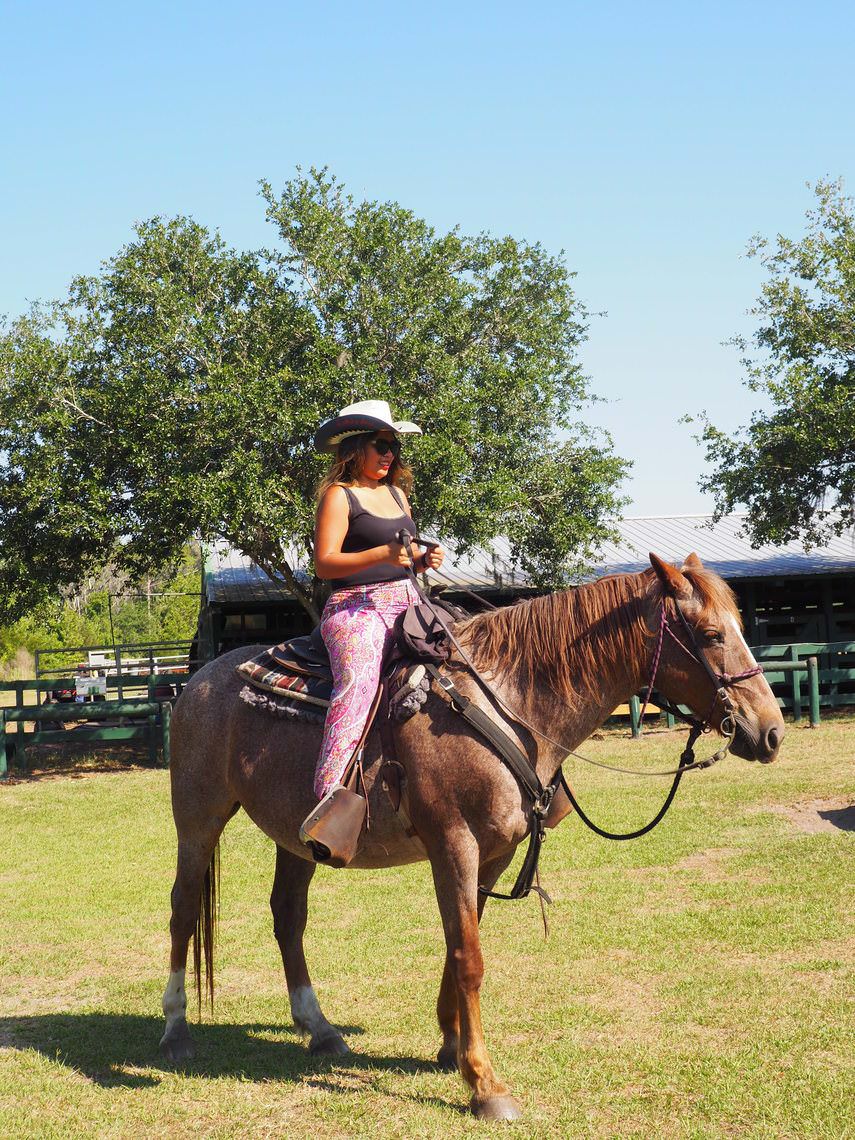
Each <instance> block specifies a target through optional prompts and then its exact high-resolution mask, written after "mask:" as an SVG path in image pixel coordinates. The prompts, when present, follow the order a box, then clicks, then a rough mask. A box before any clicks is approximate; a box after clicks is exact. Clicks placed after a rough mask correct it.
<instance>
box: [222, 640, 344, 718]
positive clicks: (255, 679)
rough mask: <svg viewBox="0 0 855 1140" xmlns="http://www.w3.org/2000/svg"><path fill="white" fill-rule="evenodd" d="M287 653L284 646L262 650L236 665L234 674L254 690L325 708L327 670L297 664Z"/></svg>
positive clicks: (329, 690)
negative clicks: (239, 676)
mask: <svg viewBox="0 0 855 1140" xmlns="http://www.w3.org/2000/svg"><path fill="white" fill-rule="evenodd" d="M287 649H288V643H287V642H285V644H284V645H276V646H274V647H273V648H272V649H265V650H264V652H263V653H259V655H258V656H257V657H253V658H251V660H249V661H244V662H243V663H242V664H240V665H238V666H237V671H238V673H240V675H241V676H242V677H243V679H244V680H245V681H247V682H248V683H249V684H250V685H252V687H253V688H254V689H260V690H261V691H262V692H264V693H273V694H274V695H275V696H278V697H287V698H288V700H294V701H304V702H305V703H306V704H310V705H320V707H321V708H324V709H325V708H327V707H328V706H329V703H330V694H331V693H332V674H331V673H330V671H329V666H326V667H325V666H323V665H321V664H318V665H308V664H307V665H303V664H302V663H298V662H296V661H294V659H293V658H292V657H291V656H290V655H288V654H287Z"/></svg>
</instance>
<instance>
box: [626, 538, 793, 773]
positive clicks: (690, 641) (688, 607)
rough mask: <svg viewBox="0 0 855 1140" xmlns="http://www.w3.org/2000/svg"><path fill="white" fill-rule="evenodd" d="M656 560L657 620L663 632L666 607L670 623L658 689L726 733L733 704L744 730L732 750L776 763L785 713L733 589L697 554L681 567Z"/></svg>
mask: <svg viewBox="0 0 855 1140" xmlns="http://www.w3.org/2000/svg"><path fill="white" fill-rule="evenodd" d="M650 564H651V566H652V567H653V569H654V570H655V572H656V579H655V580H652V581H653V585H654V591H653V594H652V598H653V600H654V602H656V603H657V608H656V616H655V617H653V615H652V614H651V618H652V621H653V624H654V628H655V629H656V630H657V631H659V630H660V622H661V620H662V619H661V617H660V615H661V614H662V613H663V611H662V609H661V606H662V605H664V622H665V624H664V626H662V627H661V628H662V639H661V659H660V661H659V671H658V677H657V680H656V687H657V689H659V691H660V692H661V693H662V694H663V695H664V696H665V697H667V698H668V699H669V700H670V701H673V702H675V703H678V704H682V705H688V706H689V708H690V709H691V710H692V712H693V713H694V714H695V716H697V717H698V719H699V720H703V721H709V723H710V724H711V725H712V726H713V728H716V729H718V730H719V731H722V721H723V720H725V718H726V717H727V715H728V712H729V709H728V704H731V705H732V708H733V713H732V715H733V719H734V724H735V728H736V733H735V736H734V738H733V742H732V744H731V746H730V750H731V752H733V753H734V754H735V755H736V756H741V757H742V758H743V759H745V760H760V761H762V762H763V763H768V762H769V761H770V760H774V759H775V757H776V756H777V754H778V748H779V747H780V744H781V739H782V738H783V735H784V718H783V717H782V716H781V710H780V708H779V707H778V702H777V700H776V699H775V696H774V694H773V693H772V690H771V689H770V688H769V683H768V682H767V680H766V678H765V677H764V676H763V674H762V672H761V671H760V670H759V667H758V665H757V662H756V661H755V660H754V657H753V655H752V653H751V650H750V649H749V648H748V646H747V645H746V643H745V638H744V637H743V636H742V623H741V621H740V617H739V611H738V609H737V608H736V599H735V598H734V596H733V592H732V591H731V589H730V587H729V586H728V585H727V584H726V583H725V582H724V581H723V580H722V579H721V578H720V577H719V576H718V575H717V574H715V573H714V572H713V571H712V570H708V569H707V568H706V567H705V566H704V565H703V563H702V562H701V560H700V558H698V556H697V554H690V555H689V557H688V558H687V559H686V561H685V562H684V563H683V566H682V567H681V568H680V569H677V567H676V566H672V565H671V564H670V563H669V562H663V561H662V559H661V558H657V557H656V555H655V554H651V555H650ZM648 573H649V572H648Z"/></svg>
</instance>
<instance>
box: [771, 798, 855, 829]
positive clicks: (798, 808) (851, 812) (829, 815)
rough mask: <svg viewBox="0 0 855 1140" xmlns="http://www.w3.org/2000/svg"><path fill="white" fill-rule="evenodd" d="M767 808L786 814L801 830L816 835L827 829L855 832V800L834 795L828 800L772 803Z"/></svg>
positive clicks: (779, 813)
mask: <svg viewBox="0 0 855 1140" xmlns="http://www.w3.org/2000/svg"><path fill="white" fill-rule="evenodd" d="M767 810H769V811H773V812H776V813H777V814H778V815H783V816H785V818H786V819H788V820H789V821H790V822H791V823H792V824H793V826H795V827H797V828H798V829H799V831H805V832H807V833H808V834H811V835H815V834H817V833H818V832H822V831H826V832H831V833H834V834H839V833H840V832H841V831H852V832H855V800H853V798H852V797H851V796H833V797H831V799H826V800H802V801H800V802H799V803H797V804H772V805H771V806H770V807H769V808H768V809H767Z"/></svg>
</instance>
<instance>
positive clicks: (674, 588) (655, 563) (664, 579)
mask: <svg viewBox="0 0 855 1140" xmlns="http://www.w3.org/2000/svg"><path fill="white" fill-rule="evenodd" d="M650 565H651V566H652V567H653V569H654V570H655V571H656V576H657V577H658V579H659V581H660V582H661V583H662V585H663V586H664V587H665V592H666V593H668V594H673V595H674V597H675V598H691V596H692V584H691V582H690V581H689V579H688V578H686V577H684V575H683V574H681V573H680V571H679V570H678V569H677V567H676V566H672V565H671V563H670V562H663V561H662V559H661V558H657V557H656V555H655V554H651V555H650Z"/></svg>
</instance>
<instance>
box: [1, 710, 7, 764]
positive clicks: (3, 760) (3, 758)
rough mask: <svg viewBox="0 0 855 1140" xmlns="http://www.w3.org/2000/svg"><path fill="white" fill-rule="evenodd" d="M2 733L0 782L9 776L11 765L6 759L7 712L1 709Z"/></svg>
mask: <svg viewBox="0 0 855 1140" xmlns="http://www.w3.org/2000/svg"><path fill="white" fill-rule="evenodd" d="M0 732H2V733H3V740H2V741H0V780H5V779H6V778H7V776H8V775H9V763H8V760H7V759H6V710H5V709H4V708H0Z"/></svg>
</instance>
